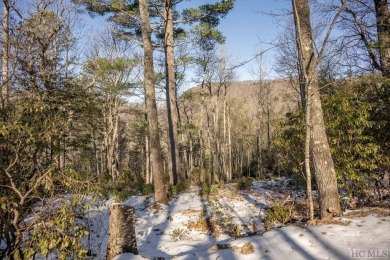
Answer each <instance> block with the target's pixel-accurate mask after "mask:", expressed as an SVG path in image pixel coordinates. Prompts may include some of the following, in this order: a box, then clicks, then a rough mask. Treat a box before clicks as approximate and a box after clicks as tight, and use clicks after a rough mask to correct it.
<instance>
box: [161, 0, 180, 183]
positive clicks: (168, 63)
mask: <svg viewBox="0 0 390 260" xmlns="http://www.w3.org/2000/svg"><path fill="white" fill-rule="evenodd" d="M164 28H165V30H164V32H165V38H164V39H165V41H164V51H165V80H166V94H167V114H168V137H169V138H168V140H169V142H168V144H169V145H168V148H169V170H170V173H171V174H172V177H173V180H172V181H173V184H175V185H176V184H177V182H178V181H180V178H182V176H181V172H180V158H179V144H178V135H177V125H178V115H177V107H176V79H175V56H174V42H173V10H172V1H171V0H164Z"/></svg>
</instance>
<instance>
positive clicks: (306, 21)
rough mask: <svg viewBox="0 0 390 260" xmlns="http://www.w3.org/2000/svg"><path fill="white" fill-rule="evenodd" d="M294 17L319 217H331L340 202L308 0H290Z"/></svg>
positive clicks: (337, 211) (338, 209) (338, 210)
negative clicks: (304, 85)
mask: <svg viewBox="0 0 390 260" xmlns="http://www.w3.org/2000/svg"><path fill="white" fill-rule="evenodd" d="M292 5H293V9H294V21H295V27H296V35H297V46H298V51H299V54H300V55H299V57H300V59H301V62H300V64H301V66H302V68H301V71H302V72H303V77H302V78H303V79H304V82H305V84H306V86H308V85H310V88H308V89H310V91H311V92H310V93H308V95H310V99H311V102H310V104H308V105H309V106H310V108H309V107H307V109H310V125H311V126H312V129H311V131H310V132H311V136H310V137H311V142H310V153H311V156H312V162H313V166H314V173H315V176H316V180H317V186H318V192H319V197H320V215H321V218H329V217H332V214H331V212H332V213H333V214H334V213H336V214H339V213H340V211H341V209H340V202H339V196H338V190H337V177H336V171H335V169H334V164H333V160H332V155H331V152H330V148H329V143H328V139H327V135H326V131H325V123H324V117H323V111H322V105H321V99H320V92H319V85H318V75H317V57H316V54H315V52H314V42H313V37H312V30H311V24H310V8H309V3H308V0H292Z"/></svg>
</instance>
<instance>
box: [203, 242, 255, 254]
mask: <svg viewBox="0 0 390 260" xmlns="http://www.w3.org/2000/svg"><path fill="white" fill-rule="evenodd" d="M210 249H211V250H224V249H230V250H232V251H234V252H238V253H240V254H244V255H248V254H252V253H253V252H254V251H255V250H254V248H253V245H252V244H251V243H250V242H248V243H245V244H244V245H243V246H232V245H230V244H216V245H214V246H212V247H211V248H210Z"/></svg>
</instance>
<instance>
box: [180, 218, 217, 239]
mask: <svg viewBox="0 0 390 260" xmlns="http://www.w3.org/2000/svg"><path fill="white" fill-rule="evenodd" d="M186 226H187V227H188V228H190V229H195V230H198V231H201V232H204V233H208V232H209V233H212V234H214V236H215V237H219V236H220V235H221V231H219V228H218V223H217V221H215V220H210V219H209V218H201V219H198V221H196V222H194V221H190V222H188V223H187V224H186Z"/></svg>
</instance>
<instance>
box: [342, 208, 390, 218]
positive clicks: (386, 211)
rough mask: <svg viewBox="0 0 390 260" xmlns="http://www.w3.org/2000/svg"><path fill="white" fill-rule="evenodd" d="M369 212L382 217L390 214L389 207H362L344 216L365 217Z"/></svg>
mask: <svg viewBox="0 0 390 260" xmlns="http://www.w3.org/2000/svg"><path fill="white" fill-rule="evenodd" d="M371 214H376V215H378V216H382V217H388V216H390V209H387V208H362V209H358V210H353V211H350V212H348V213H347V214H344V217H366V216H368V215H371Z"/></svg>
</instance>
